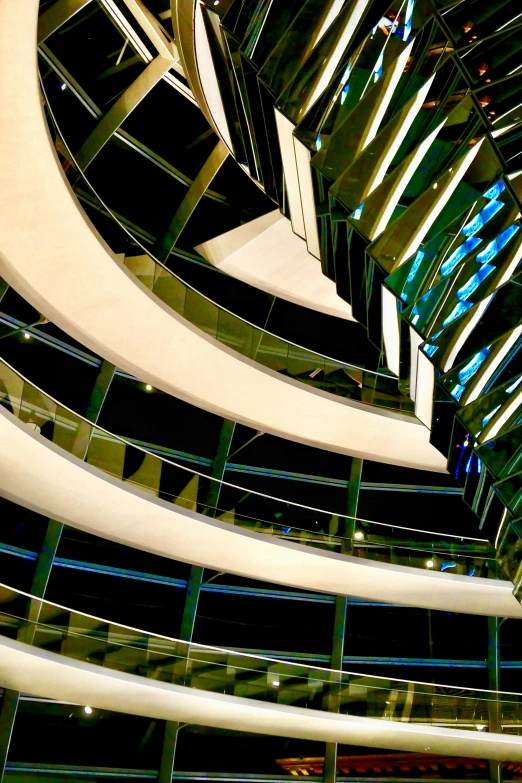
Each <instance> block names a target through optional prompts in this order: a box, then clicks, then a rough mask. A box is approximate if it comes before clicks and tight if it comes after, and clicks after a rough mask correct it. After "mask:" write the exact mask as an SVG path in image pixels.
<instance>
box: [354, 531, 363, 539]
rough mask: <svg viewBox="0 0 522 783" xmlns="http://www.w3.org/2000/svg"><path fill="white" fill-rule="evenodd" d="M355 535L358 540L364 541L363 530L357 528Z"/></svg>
mask: <svg viewBox="0 0 522 783" xmlns="http://www.w3.org/2000/svg"><path fill="white" fill-rule="evenodd" d="M353 537H354V538H355V540H356V541H363V539H364V533H363V532H362V530H356V531H355V533H354V534H353Z"/></svg>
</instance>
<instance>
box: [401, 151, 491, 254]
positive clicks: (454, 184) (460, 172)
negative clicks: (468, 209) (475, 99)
mask: <svg viewBox="0 0 522 783" xmlns="http://www.w3.org/2000/svg"><path fill="white" fill-rule="evenodd" d="M484 138H485V137H483V138H482V139H481V140H480V141H479V142H477V144H475V145H474V146H473V147H472V148H471V149H470V150H468V152H467V153H466V154H465V155H464V156H463V157H462V158H461V160H460V161H459V162H458V164H457V165H456V167H455V168H454V169H453V171H452V172H451V177H450V178H449V179H448V182H447V183H446V185H445V186H444V187H443V188H441V191H440V194H439V196H438V198H437V199H436V201H435V203H434V204H433V206H432V208H431V210H430V211H429V212H428V214H427V215H425V217H424V219H423V220H421V221H420V223H419V225H418V227H417V230H416V231H415V233H414V234H413V237H412V239H411V240H410V243H409V244H408V245H406V247H405V248H404V250H403V252H402V253H401V255H400V256H399V258H398V260H397V264H396V267H399V266H401V265H402V264H404V262H405V261H407V260H408V258H410V257H411V256H412V255H413V254H414V253H416V252H417V250H418V249H419V247H420V245H421V242H422V240H423V239H424V237H425V236H426V234H427V233H428V231H429V230H430V228H431V227H432V225H433V224H434V223H435V221H436V219H437V218H438V216H439V215H440V213H441V212H442V210H443V209H444V207H445V206H446V204H447V203H448V201H449V200H450V198H451V197H452V195H453V194H454V192H455V191H456V189H457V188H458V186H459V184H460V181H461V179H462V177H463V176H464V174H465V173H466V171H467V170H468V168H469V167H470V166H471V164H472V162H473V161H474V160H475V158H476V156H477V155H478V153H479V150H480V148H481V147H482V144H483V143H484Z"/></svg>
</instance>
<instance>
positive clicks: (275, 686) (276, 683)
mask: <svg viewBox="0 0 522 783" xmlns="http://www.w3.org/2000/svg"><path fill="white" fill-rule="evenodd" d="M272 685H273V686H274V688H279V680H274V682H273V683H272Z"/></svg>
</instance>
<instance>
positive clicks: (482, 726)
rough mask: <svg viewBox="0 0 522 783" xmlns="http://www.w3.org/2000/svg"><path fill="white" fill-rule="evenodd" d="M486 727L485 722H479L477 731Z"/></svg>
mask: <svg viewBox="0 0 522 783" xmlns="http://www.w3.org/2000/svg"><path fill="white" fill-rule="evenodd" d="M485 729H486V727H485V726H484V724H483V723H477V731H485Z"/></svg>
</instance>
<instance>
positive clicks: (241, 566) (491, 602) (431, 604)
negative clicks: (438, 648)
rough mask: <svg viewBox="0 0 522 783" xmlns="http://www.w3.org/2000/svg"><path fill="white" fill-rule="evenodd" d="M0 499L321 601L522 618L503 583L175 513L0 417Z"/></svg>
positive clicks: (520, 608)
mask: <svg viewBox="0 0 522 783" xmlns="http://www.w3.org/2000/svg"><path fill="white" fill-rule="evenodd" d="M0 443H1V444H2V449H1V452H0V494H1V495H3V496H4V497H6V498H8V499H10V500H13V501H15V502H17V503H20V504H21V505H23V506H26V507H28V508H31V509H33V510H34V511H37V512H39V513H42V514H46V515H48V516H50V517H52V518H54V519H57V520H59V521H62V522H65V523H66V524H69V525H72V526H73V527H75V528H78V529H79V530H84V531H86V532H87V533H91V534H93V535H96V536H101V537H102V538H107V539H110V540H111V541H117V542H118V543H121V544H126V545H128V546H132V547H135V548H136V549H141V550H143V551H146V552H152V553H153V554H157V555H162V556H164V557H170V558H173V559H176V560H182V561H184V562H187V563H194V564H196V565H201V566H205V567H206V568H212V569H215V570H217V571H225V572H226V573H232V574H237V575H239V576H245V577H249V578H252V579H260V580H262V581H265V582H273V583H276V584H283V585H288V586H290V587H295V588H299V589H306V590H317V591H318V592H322V593H326V594H329V595H349V596H357V597H360V598H365V599H369V600H374V601H388V602H390V603H398V604H404V605H407V606H419V607H424V608H429V609H441V610H447V611H454V612H465V613H469V614H484V615H490V616H493V615H496V616H499V617H522V606H521V605H520V604H519V603H518V601H517V600H516V599H515V597H514V596H513V594H512V592H511V591H512V589H513V585H512V584H511V582H505V581H500V580H499V581H497V580H492V579H481V578H476V577H467V576H460V575H458V574H449V573H440V572H433V571H429V570H424V569H421V568H410V567H407V566H397V565H391V564H387V563H380V562H373V561H370V560H364V559H362V558H357V557H349V556H346V555H340V554H336V553H332V552H326V551H324V550H321V549H316V548H314V547H307V546H303V545H300V544H295V543H293V542H289V541H282V540H281V539H278V538H270V537H269V536H266V535H263V534H261V533H254V532H250V531H247V530H242V529H241V528H239V527H234V526H232V525H230V524H228V523H226V522H221V521H219V520H214V519H210V518H209V517H206V516H203V515H201V514H198V513H196V512H193V511H190V510H187V509H184V508H182V507H180V506H174V505H173V504H171V503H168V502H166V501H163V500H160V499H158V498H155V497H153V496H151V495H150V494H146V493H145V492H142V491H140V490H139V489H137V488H136V487H134V486H131V485H129V484H124V483H123V482H122V481H119V480H118V479H115V478H112V477H111V476H108V475H107V474H105V473H102V472H101V471H100V470H98V469H97V468H94V467H92V466H91V465H87V464H86V463H84V462H81V461H80V460H79V459H77V458H76V457H73V456H71V455H70V454H68V453H67V452H66V451H64V450H63V449H60V448H59V447H58V446H56V445H54V444H53V443H51V442H50V441H48V440H45V438H43V437H42V436H41V435H38V434H36V433H35V432H34V431H31V430H30V429H28V427H27V425H25V424H23V423H21V422H20V421H19V420H18V419H16V418H15V417H14V416H12V414H10V413H8V412H7V411H6V410H4V409H3V408H0Z"/></svg>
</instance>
